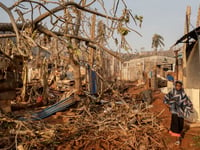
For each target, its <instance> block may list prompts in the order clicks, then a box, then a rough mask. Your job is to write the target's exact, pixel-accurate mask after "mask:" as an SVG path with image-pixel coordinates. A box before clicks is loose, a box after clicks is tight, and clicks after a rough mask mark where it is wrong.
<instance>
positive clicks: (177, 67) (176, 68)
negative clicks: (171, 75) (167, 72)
mask: <svg viewBox="0 0 200 150" xmlns="http://www.w3.org/2000/svg"><path fill="white" fill-rule="evenodd" d="M179 51H180V49H178V50H175V51H174V53H175V58H176V66H175V71H176V80H178V79H179V78H178V75H179V66H178V52H179Z"/></svg>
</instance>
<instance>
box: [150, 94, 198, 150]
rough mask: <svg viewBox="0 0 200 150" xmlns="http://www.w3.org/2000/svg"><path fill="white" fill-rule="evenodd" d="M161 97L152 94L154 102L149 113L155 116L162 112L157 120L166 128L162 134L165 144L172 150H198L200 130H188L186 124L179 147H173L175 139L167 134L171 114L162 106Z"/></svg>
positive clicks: (162, 95)
mask: <svg viewBox="0 0 200 150" xmlns="http://www.w3.org/2000/svg"><path fill="white" fill-rule="evenodd" d="M163 97H164V94H162V93H157V94H156V93H154V101H153V103H152V105H153V107H152V108H151V111H153V112H154V113H155V114H159V113H160V112H161V111H163V113H162V114H161V115H160V116H159V119H160V120H161V122H162V124H163V126H164V127H165V128H166V131H164V133H163V136H164V139H165V142H166V144H167V145H169V146H170V147H171V149H173V150H174V149H181V150H200V138H199V137H200V128H190V129H189V127H188V123H187V122H185V127H184V130H185V136H184V138H183V140H182V144H181V146H180V147H177V146H175V145H174V143H175V141H176V139H175V138H174V137H171V136H170V135H169V134H168V129H169V127H170V121H171V113H170V111H169V109H168V108H167V106H165V105H164V104H163V101H162V100H163Z"/></svg>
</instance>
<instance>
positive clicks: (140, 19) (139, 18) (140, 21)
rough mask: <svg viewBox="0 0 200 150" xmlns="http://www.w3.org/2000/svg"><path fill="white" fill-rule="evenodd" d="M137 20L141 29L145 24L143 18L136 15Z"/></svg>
mask: <svg viewBox="0 0 200 150" xmlns="http://www.w3.org/2000/svg"><path fill="white" fill-rule="evenodd" d="M135 20H137V21H138V22H139V26H140V27H141V26H142V22H143V16H138V15H135Z"/></svg>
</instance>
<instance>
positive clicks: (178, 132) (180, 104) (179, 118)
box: [164, 81, 193, 145]
mask: <svg viewBox="0 0 200 150" xmlns="http://www.w3.org/2000/svg"><path fill="white" fill-rule="evenodd" d="M164 103H165V104H167V105H168V106H169V107H170V111H171V113H172V117H171V127H170V131H169V133H170V134H171V135H172V136H175V137H177V141H176V143H175V144H176V145H180V144H181V138H182V137H181V136H182V131H183V126H184V118H187V117H189V115H190V113H191V112H192V109H193V108H192V103H191V101H190V100H189V98H188V97H187V95H186V93H185V91H184V89H183V83H182V82H181V81H176V82H175V88H173V90H172V91H170V92H169V93H168V94H167V95H165V97H164Z"/></svg>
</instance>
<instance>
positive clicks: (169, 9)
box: [0, 0, 200, 51]
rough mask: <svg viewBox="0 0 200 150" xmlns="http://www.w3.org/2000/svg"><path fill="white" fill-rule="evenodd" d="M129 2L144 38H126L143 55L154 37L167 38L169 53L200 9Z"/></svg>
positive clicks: (181, 3) (161, 0) (179, 2)
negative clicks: (187, 13) (187, 21)
mask: <svg viewBox="0 0 200 150" xmlns="http://www.w3.org/2000/svg"><path fill="white" fill-rule="evenodd" d="M106 1H107V0H105V5H107V7H109V4H110V2H108V1H107V2H106ZM109 1H110V0H109ZM1 2H3V3H4V4H6V5H7V6H10V5H11V4H12V3H13V2H15V0H1ZM126 2H127V4H128V7H129V9H131V11H132V13H133V14H134V15H135V14H137V15H141V16H143V24H142V27H141V28H140V27H137V26H135V25H134V24H131V27H132V28H134V29H135V30H137V31H138V32H139V33H140V34H142V37H140V36H138V35H137V34H136V33H134V32H130V33H129V34H128V36H127V39H128V42H129V43H130V45H131V47H132V49H133V50H137V51H140V50H141V48H142V47H144V50H147V51H148V50H151V43H152V36H153V35H154V34H155V33H156V34H160V35H161V36H163V37H164V43H165V47H164V48H163V49H164V50H167V49H169V48H170V47H171V46H172V45H173V44H174V43H175V42H176V41H177V40H178V39H179V38H180V37H181V36H183V34H184V24H185V11H186V7H187V5H190V6H191V8H192V12H191V26H190V30H192V29H193V28H194V27H195V26H196V18H197V12H198V8H199V5H200V0H126ZM0 14H1V15H0V20H1V22H8V21H9V18H8V17H7V15H6V14H5V13H3V11H2V9H0Z"/></svg>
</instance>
